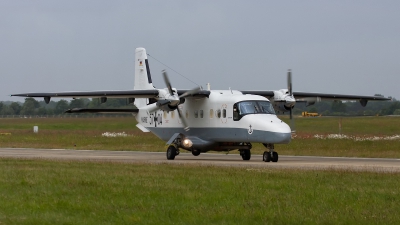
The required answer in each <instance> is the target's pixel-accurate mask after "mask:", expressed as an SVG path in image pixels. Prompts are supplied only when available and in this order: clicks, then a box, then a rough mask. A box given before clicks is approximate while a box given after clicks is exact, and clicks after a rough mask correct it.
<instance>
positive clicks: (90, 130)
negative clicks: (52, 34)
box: [0, 117, 400, 158]
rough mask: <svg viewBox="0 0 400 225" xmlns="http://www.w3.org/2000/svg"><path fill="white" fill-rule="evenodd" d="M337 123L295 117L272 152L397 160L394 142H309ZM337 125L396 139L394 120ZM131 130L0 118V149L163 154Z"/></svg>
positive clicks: (117, 124)
mask: <svg viewBox="0 0 400 225" xmlns="http://www.w3.org/2000/svg"><path fill="white" fill-rule="evenodd" d="M283 120H285V121H287V120H288V118H287V117H283ZM339 120H340V119H339V118H337V117H318V118H296V130H297V132H296V137H295V138H294V139H293V140H292V142H291V143H290V144H288V145H276V150H277V151H278V152H279V154H282V155H318V156H348V157H380V158H400V151H399V150H400V140H392V141H388V140H380V141H353V140H333V139H327V140H321V139H316V138H314V135H315V134H319V135H324V134H336V133H339ZM341 124H342V129H341V133H342V134H346V135H355V136H361V137H364V136H367V137H368V136H391V135H399V134H400V117H353V118H349V117H345V118H342V119H341ZM135 125H136V121H135V119H134V118H132V117H118V118H106V117H105V118H33V119H19V118H18V119H0V133H11V135H0V147H14V148H26V147H30V148H55V149H58V148H62V149H93V150H99V149H107V150H127V151H165V142H164V141H162V140H160V139H158V138H157V137H155V136H154V135H153V134H151V133H143V132H141V131H140V130H139V129H137V128H136V127H135ZM33 126H39V133H38V134H34V133H33ZM104 132H125V133H127V134H128V135H129V136H128V137H113V138H107V137H102V136H101V134H102V133H104ZM264 151H265V147H264V146H262V145H261V144H254V145H253V149H252V153H253V154H262V153H263V152H264ZM232 153H233V154H236V153H237V151H233V152H232Z"/></svg>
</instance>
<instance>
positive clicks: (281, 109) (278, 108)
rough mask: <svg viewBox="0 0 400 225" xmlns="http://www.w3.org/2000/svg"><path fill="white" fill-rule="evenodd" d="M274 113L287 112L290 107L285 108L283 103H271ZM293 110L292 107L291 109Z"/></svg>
mask: <svg viewBox="0 0 400 225" xmlns="http://www.w3.org/2000/svg"><path fill="white" fill-rule="evenodd" d="M272 106H273V107H274V110H275V112H289V111H290V109H291V107H288V106H286V103H285V102H273V103H272ZM292 108H293V107H292Z"/></svg>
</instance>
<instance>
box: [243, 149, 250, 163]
mask: <svg viewBox="0 0 400 225" xmlns="http://www.w3.org/2000/svg"><path fill="white" fill-rule="evenodd" d="M241 155H242V159H243V160H250V158H251V152H250V150H249V149H245V150H242V154H241Z"/></svg>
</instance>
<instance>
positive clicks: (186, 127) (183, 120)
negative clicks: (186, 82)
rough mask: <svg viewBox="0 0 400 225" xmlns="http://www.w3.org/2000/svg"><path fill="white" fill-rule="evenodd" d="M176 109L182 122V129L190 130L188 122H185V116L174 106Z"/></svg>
mask: <svg viewBox="0 0 400 225" xmlns="http://www.w3.org/2000/svg"><path fill="white" fill-rule="evenodd" d="M176 110H178V114H179V118H180V119H181V121H182V124H183V126H184V128H183V129H184V130H185V131H189V130H190V127H189V125H188V123H187V121H186V119H185V117H184V116H183V115H182V112H181V110H180V109H179V107H178V108H176Z"/></svg>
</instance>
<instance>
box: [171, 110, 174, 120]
mask: <svg viewBox="0 0 400 225" xmlns="http://www.w3.org/2000/svg"><path fill="white" fill-rule="evenodd" d="M174 117H175V111H171V119H173V118H174Z"/></svg>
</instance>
